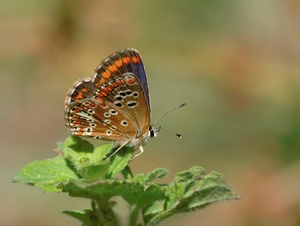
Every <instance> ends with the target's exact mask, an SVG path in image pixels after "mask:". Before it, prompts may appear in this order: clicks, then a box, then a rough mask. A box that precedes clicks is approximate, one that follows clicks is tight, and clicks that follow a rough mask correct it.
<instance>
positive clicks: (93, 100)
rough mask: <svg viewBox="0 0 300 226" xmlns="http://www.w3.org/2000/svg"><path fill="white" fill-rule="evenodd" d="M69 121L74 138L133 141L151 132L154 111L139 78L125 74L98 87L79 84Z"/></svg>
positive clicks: (67, 114) (86, 82)
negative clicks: (152, 111)
mask: <svg viewBox="0 0 300 226" xmlns="http://www.w3.org/2000/svg"><path fill="white" fill-rule="evenodd" d="M65 121H66V125H67V127H69V128H70V130H71V133H72V134H73V135H77V136H87V137H94V138H97V139H103V140H113V141H118V142H131V141H132V140H137V141H139V140H140V139H142V138H143V137H144V136H146V134H147V133H148V130H149V126H150V112H149V109H148V105H147V99H146V96H145V93H144V91H143V88H142V84H141V83H140V82H139V80H138V78H137V76H135V75H134V74H133V73H124V74H121V75H116V76H114V77H112V78H111V79H109V80H106V81H105V82H103V83H101V85H100V86H99V87H97V88H96V87H95V86H94V84H93V82H92V80H88V79H84V80H80V81H79V82H77V83H75V89H74V90H73V91H71V92H70V93H69V94H68V97H67V100H66V109H65Z"/></svg>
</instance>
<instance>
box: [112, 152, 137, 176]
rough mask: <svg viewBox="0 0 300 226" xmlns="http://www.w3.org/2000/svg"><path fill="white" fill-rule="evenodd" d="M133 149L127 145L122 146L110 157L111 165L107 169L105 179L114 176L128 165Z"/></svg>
mask: <svg viewBox="0 0 300 226" xmlns="http://www.w3.org/2000/svg"><path fill="white" fill-rule="evenodd" d="M132 152H133V149H132V148H129V147H125V148H122V149H121V150H119V151H118V152H117V153H116V154H114V156H112V157H111V165H110V167H109V170H108V175H107V177H106V178H107V179H110V178H113V177H115V176H116V175H117V174H118V173H120V172H121V171H122V170H123V169H125V167H126V166H127V165H128V162H129V161H130V160H131V158H132Z"/></svg>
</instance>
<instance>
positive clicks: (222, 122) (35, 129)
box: [0, 0, 300, 226]
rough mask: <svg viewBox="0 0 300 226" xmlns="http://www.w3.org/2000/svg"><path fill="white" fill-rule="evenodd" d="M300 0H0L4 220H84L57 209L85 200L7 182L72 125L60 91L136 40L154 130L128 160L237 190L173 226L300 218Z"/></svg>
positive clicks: (298, 221)
mask: <svg viewBox="0 0 300 226" xmlns="http://www.w3.org/2000/svg"><path fill="white" fill-rule="evenodd" d="M299 24H300V2H299V1H296V0H277V1H271V0H253V1H238V0H228V1H217V0H211V1H204V0H190V1H180V0H173V1H160V0H151V1H138V0H132V1H121V0H116V1H109V0H104V1H91V0H89V1H83V0H60V1H59V0H54V1H38V0H25V1H9V0H2V1H1V2H0V42H1V45H0V79H1V80H0V81H1V93H2V94H3V96H2V98H1V99H2V104H1V111H0V116H1V117H0V126H1V131H0V135H1V136H0V137H1V160H0V161H1V164H0V167H1V169H0V172H1V186H0V195H1V197H0V199H1V202H0V208H1V211H0V225H46V226H52V225H53V226H54V225H66V226H69V225H80V224H79V223H78V222H77V221H76V220H73V219H72V218H70V217H68V216H65V215H63V214H62V213H61V211H63V210H75V209H78V210H82V209H83V208H85V207H89V205H90V203H89V201H88V200H85V199H76V198H70V197H68V195H67V194H44V193H43V192H42V191H41V190H39V189H37V188H32V187H29V186H27V185H22V184H12V178H13V177H14V176H15V175H16V174H17V173H18V171H19V170H20V169H21V168H22V167H23V166H24V165H25V164H27V163H29V162H31V161H33V160H36V159H44V158H51V157H53V156H55V155H56V153H55V152H53V150H54V149H55V148H56V142H57V141H63V140H64V139H65V138H66V137H67V136H68V133H67V130H66V128H65V127H64V122H63V109H64V99H65V95H66V92H67V91H68V89H69V87H70V86H71V85H72V84H73V82H74V81H75V80H77V79H79V78H83V77H86V76H92V74H93V70H94V69H95V68H96V66H97V65H98V63H99V62H100V61H101V60H102V59H103V58H105V57H106V56H107V55H109V54H111V53H113V52H115V51H117V50H119V49H123V48H126V47H134V48H136V49H138V50H139V51H140V53H141V55H142V57H143V60H144V64H145V66H146V70H147V74H148V82H149V89H150V94H151V100H152V118H153V120H152V121H154V119H155V118H157V117H158V116H159V115H161V114H162V113H164V112H166V111H167V110H169V109H171V108H172V107H175V106H177V105H178V104H181V103H182V102H187V103H188V106H187V107H186V108H184V109H181V110H178V111H177V112H175V113H173V114H172V115H169V116H168V117H166V118H164V119H163V120H162V121H160V122H159V124H160V125H162V126H163V127H165V128H167V129H170V130H173V131H174V132H179V133H181V134H183V137H184V138H183V139H177V138H176V137H175V136H173V135H171V134H168V133H164V132H161V133H160V135H159V137H158V138H157V139H155V140H150V141H149V142H148V144H147V145H146V146H145V147H144V149H145V153H144V154H143V155H142V156H140V157H139V158H138V159H136V160H135V161H133V162H132V164H131V166H132V170H133V171H134V173H142V172H148V171H150V170H152V169H154V168H156V167H165V168H168V169H169V170H170V173H169V175H168V177H167V178H166V179H164V180H163V182H167V181H170V180H171V179H172V178H173V177H174V175H175V173H176V172H179V171H181V170H185V169H188V168H190V167H192V166H194V165H199V166H203V167H204V168H205V169H206V171H207V172H210V171H217V172H220V173H222V174H224V180H225V181H226V182H227V183H229V184H230V185H231V186H232V187H233V189H234V191H236V192H237V193H238V194H239V195H240V196H241V200H239V201H231V202H221V203H217V204H213V205H211V206H209V207H207V208H205V209H204V210H202V211H197V212H191V213H187V214H182V215H178V216H175V217H172V218H170V219H168V220H167V221H166V222H164V223H162V224H161V225H163V226H168V225H206V226H210V225H211V226H213V225H214V226H215V225H222V226H227V225H228V226H229V225H230V226H238V225H246V226H248V225H249V226H250V225H251V226H252V225H254V226H261V225H273V226H274V225H275V226H277V225H278V226H279V225H280V226H282V225H292V226H296V225H300V179H299V173H300V164H299V160H300V112H299V110H300V90H299V89H300V26H299Z"/></svg>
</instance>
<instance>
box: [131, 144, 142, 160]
mask: <svg viewBox="0 0 300 226" xmlns="http://www.w3.org/2000/svg"><path fill="white" fill-rule="evenodd" d="M139 151H140V152H139V153H138V154H136V155H134V156H133V157H132V158H131V159H130V161H132V160H133V159H134V158H136V157H138V156H140V155H141V154H143V152H144V148H143V146H142V145H141V146H139Z"/></svg>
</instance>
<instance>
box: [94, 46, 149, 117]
mask: <svg viewBox="0 0 300 226" xmlns="http://www.w3.org/2000/svg"><path fill="white" fill-rule="evenodd" d="M127 72H131V73H133V74H134V75H135V76H136V77H137V78H138V80H139V82H140V84H141V86H142V89H143V91H144V95H145V98H146V102H147V105H146V106H147V107H148V110H149V111H150V97H149V91H148V83H147V77H146V72H145V68H144V65H143V62H142V59H141V56H140V54H139V53H138V51H137V50H135V49H132V48H128V49H125V50H123V51H120V52H117V53H115V54H112V55H110V56H109V57H108V58H107V59H105V60H103V61H102V62H101V64H100V66H99V67H98V68H97V69H96V73H95V75H94V76H93V83H94V86H95V87H96V88H97V87H99V86H101V84H102V83H104V82H106V81H109V80H111V79H113V78H114V77H115V76H119V75H123V74H125V73H127Z"/></svg>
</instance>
